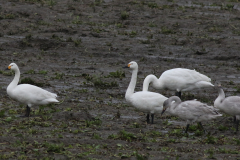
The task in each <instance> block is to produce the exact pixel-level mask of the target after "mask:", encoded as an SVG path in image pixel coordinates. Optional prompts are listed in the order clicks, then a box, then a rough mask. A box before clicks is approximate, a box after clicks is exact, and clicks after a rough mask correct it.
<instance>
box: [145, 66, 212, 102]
mask: <svg viewBox="0 0 240 160" xmlns="http://www.w3.org/2000/svg"><path fill="white" fill-rule="evenodd" d="M150 83H152V86H153V88H155V89H168V90H174V91H176V96H178V97H180V98H181V92H182V91H191V90H194V89H201V88H208V87H213V86H214V85H213V84H212V83H211V79H210V78H208V77H207V76H205V75H203V74H201V73H199V72H197V71H195V70H190V69H185V68H175V69H170V70H167V71H165V72H163V73H162V75H161V76H160V78H159V79H158V78H157V77H156V76H155V75H152V74H150V75H148V76H147V77H146V78H145V79H144V82H143V91H147V90H148V87H149V84H150Z"/></svg>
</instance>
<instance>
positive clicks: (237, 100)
mask: <svg viewBox="0 0 240 160" xmlns="http://www.w3.org/2000/svg"><path fill="white" fill-rule="evenodd" d="M220 105H222V107H221V108H222V109H221V110H222V111H223V112H225V113H227V114H230V115H238V114H239V115H240V97H239V96H230V97H227V98H225V99H224V101H223V102H222V104H220Z"/></svg>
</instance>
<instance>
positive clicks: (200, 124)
mask: <svg viewBox="0 0 240 160" xmlns="http://www.w3.org/2000/svg"><path fill="white" fill-rule="evenodd" d="M198 124H199V126H200V127H201V128H202V130H203V132H204V133H205V129H204V128H203V125H202V123H201V122H199V123H198Z"/></svg>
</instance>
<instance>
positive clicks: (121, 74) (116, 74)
mask: <svg viewBox="0 0 240 160" xmlns="http://www.w3.org/2000/svg"><path fill="white" fill-rule="evenodd" d="M107 77H113V78H124V77H125V72H123V71H121V70H117V71H116V72H110V73H109V75H108V76H107Z"/></svg>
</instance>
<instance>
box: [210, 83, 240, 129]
mask: <svg viewBox="0 0 240 160" xmlns="http://www.w3.org/2000/svg"><path fill="white" fill-rule="evenodd" d="M217 87H218V94H219V95H218V97H217V98H216V100H215V101H214V107H216V108H218V109H219V110H221V111H222V112H224V113H226V114H229V115H231V116H233V117H234V119H235V120H236V122H235V123H236V131H238V125H239V120H240V97H239V96H229V97H225V93H224V91H223V89H222V87H221V86H217Z"/></svg>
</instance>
